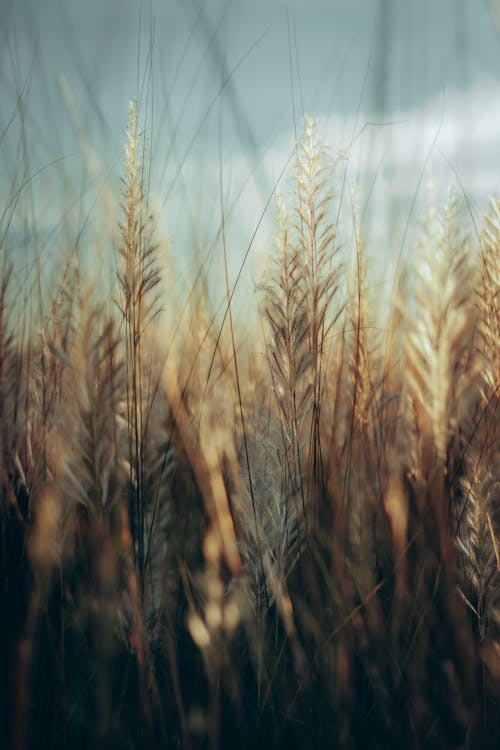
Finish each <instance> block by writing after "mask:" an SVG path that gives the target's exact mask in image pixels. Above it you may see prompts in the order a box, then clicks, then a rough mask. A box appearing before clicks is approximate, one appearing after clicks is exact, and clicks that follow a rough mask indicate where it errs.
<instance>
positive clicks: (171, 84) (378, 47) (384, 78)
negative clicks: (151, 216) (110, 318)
mask: <svg viewBox="0 0 500 750" xmlns="http://www.w3.org/2000/svg"><path fill="white" fill-rule="evenodd" d="M0 7H1V27H0V89H1V101H2V105H1V108H0V135H1V141H0V169H1V170H2V178H1V180H0V190H1V192H0V198H1V200H2V202H3V203H4V204H5V203H6V202H8V201H9V200H10V199H11V197H12V196H13V195H14V194H15V191H16V189H17V188H18V187H19V186H20V185H21V184H22V183H23V181H24V180H26V179H27V178H29V177H30V176H31V175H32V174H34V173H35V172H36V171H37V170H38V169H40V168H43V169H44V171H43V173H42V174H41V176H39V177H37V178H35V179H34V180H33V181H32V182H31V183H30V190H32V191H34V192H35V193H36V196H37V198H36V200H38V204H37V205H42V204H43V201H42V198H45V205H44V209H43V211H39V212H38V214H37V221H38V223H39V228H40V230H41V229H42V225H43V223H44V222H45V223H46V224H47V225H48V226H52V225H53V224H54V222H57V220H58V217H57V210H58V203H57V199H56V200H55V201H54V203H55V205H54V206H52V208H50V207H49V206H47V203H48V196H50V195H51V194H55V192H57V190H61V189H62V191H63V194H64V196H65V200H66V201H67V202H68V203H69V204H71V205H72V206H73V208H74V209H75V212H76V217H77V218H76V219H75V218H74V216H73V214H72V213H71V210H70V208H69V207H68V205H66V207H65V217H66V224H68V223H71V221H73V220H75V221H77V222H78V221H80V222H83V221H84V217H85V216H86V215H87V213H88V212H90V211H91V207H92V206H93V205H94V202H96V201H100V200H101V198H102V193H103V190H104V187H103V185H104V182H105V180H106V179H108V178H109V181H110V183H111V184H114V185H117V184H119V183H118V178H119V175H120V172H121V154H122V150H123V145H124V129H125V126H126V120H127V107H128V102H129V100H130V99H132V98H134V97H136V96H137V95H138V94H140V95H141V108H142V113H143V116H144V122H145V126H146V131H147V133H148V137H149V139H150V141H151V154H152V156H153V159H152V161H153V170H152V176H151V190H152V196H153V198H154V203H155V205H156V206H157V207H159V210H160V214H162V215H161V217H160V220H161V223H162V226H163V227H164V229H165V231H166V232H168V233H169V234H170V235H171V237H172V239H173V242H174V245H175V246H176V247H177V248H181V247H183V243H185V242H188V240H187V239H186V238H187V237H188V235H189V234H190V233H193V232H194V227H196V229H197V234H199V228H200V225H202V224H203V225H204V226H205V227H206V233H207V235H210V236H215V235H214V233H216V231H217V227H218V224H219V219H218V216H219V206H218V193H217V180H218V162H219V150H218V149H219V147H218V134H219V127H221V128H222V143H223V145H222V162H223V166H224V189H225V193H226V195H227V200H228V205H229V204H230V203H231V199H233V200H234V201H236V208H235V211H234V215H233V216H234V218H233V225H234V226H233V229H235V228H237V229H238V232H239V235H234V237H235V242H238V243H240V245H241V247H242V248H244V247H245V242H246V240H248V238H249V237H250V236H251V233H252V231H253V228H254V227H255V225H256V222H257V221H258V217H259V215H260V212H261V210H262V206H263V204H264V202H265V200H266V198H267V197H268V195H269V191H270V190H271V189H272V184H273V179H274V178H275V177H276V175H277V174H278V173H279V172H280V169H281V167H282V165H283V164H284V163H285V161H286V158H287V154H288V153H289V152H290V147H291V145H293V133H294V111H295V119H296V121H297V123H298V124H299V127H300V118H301V112H302V109H303V110H304V111H306V112H308V113H311V114H314V115H315V116H317V117H318V119H319V128H320V131H321V133H322V135H323V136H324V137H325V139H326V140H327V142H328V144H329V146H330V147H331V149H332V151H333V153H334V154H335V153H337V152H338V151H340V152H342V153H345V151H346V149H347V147H348V146H349V144H350V142H351V138H352V134H353V131H355V132H356V133H357V134H359V137H358V139H357V140H356V153H355V156H356V158H354V154H353V159H352V166H351V167H350V169H351V173H350V178H351V179H352V180H353V181H363V179H365V178H366V180H367V182H366V180H365V182H366V184H368V185H371V184H372V182H371V181H372V180H375V178H377V181H376V182H375V183H373V185H376V187H374V188H373V190H372V189H371V188H369V189H367V191H366V192H367V195H369V200H370V201H372V202H373V204H374V205H375V204H376V205H377V206H379V205H380V206H381V208H380V212H381V213H379V214H378V215H379V218H380V216H382V217H383V220H384V221H385V220H386V219H387V211H389V208H388V204H387V201H388V199H389V198H393V197H395V198H397V199H398V200H403V199H404V200H406V201H407V202H409V201H410V200H411V197H412V196H413V195H414V193H415V191H416V190H418V189H419V184H420V180H421V176H422V171H423V170H424V168H426V167H427V166H429V163H430V160H429V159H428V156H429V152H430V151H431V150H433V149H434V150H435V151H436V148H434V147H435V146H437V147H439V148H440V151H439V153H438V157H437V159H435V162H434V170H435V173H436V174H437V175H438V178H437V179H438V181H439V180H443V182H445V181H448V182H453V180H454V179H455V174H454V172H453V170H451V169H450V166H449V164H448V161H450V162H451V163H452V164H453V167H454V169H455V170H456V172H457V174H458V175H459V176H460V179H461V181H462V183H463V184H464V186H465V189H466V190H467V191H470V194H471V199H472V200H476V201H477V202H478V203H480V202H481V200H482V199H484V196H485V194H486V193H487V192H491V190H494V189H498V179H497V176H496V172H495V171H494V169H493V165H495V164H499V163H500V150H499V143H500V139H498V137H496V136H495V132H498V131H496V130H495V128H496V125H497V123H498V124H500V89H499V80H500V36H499V34H498V30H497V28H496V26H495V24H494V20H493V14H492V12H491V7H490V5H489V2H488V0H330V1H329V0H286V1H285V0H206V1H205V2H200V1H199V0H143V1H142V2H139V0H135V1H132V0H86V1H85V2H81V0H0ZM151 42H152V43H151ZM222 82H224V85H223V86H222ZM221 89H222V95H221ZM358 108H359V115H358V116H357V115H356V113H357V111H358ZM21 115H22V116H21ZM374 123H375V124H374ZM438 136H439V137H438ZM443 154H444V155H443ZM56 159H61V161H59V162H58V163H57V164H56V165H54V166H52V167H47V165H48V164H49V163H50V162H51V161H52V160H56ZM51 191H52V193H51ZM241 191H243V192H241ZM238 196H240V197H239V198H238ZM36 200H35V202H36ZM27 210H28V209H27V207H26V206H24V211H25V212H26V211H27ZM75 212H73V213H75ZM162 212H164V215H163V213H162ZM21 216H23V217H24V218H26V213H25V214H22V201H21V203H20V206H19V209H16V212H15V213H14V215H13V219H12V226H13V227H15V226H16V220H17V219H20V218H21ZM70 216H71V217H73V218H71V219H70V218H69V217H70ZM404 221H405V219H404V217H401V222H400V223H401V224H404ZM25 223H26V222H25ZM379 223H380V222H379ZM203 241H204V240H203ZM262 241H264V240H262ZM198 242H200V243H201V242H202V241H201V240H200V239H199V237H198ZM238 253H240V255H241V251H240V250H237V251H235V254H236V257H239V256H238ZM236 263H237V261H236Z"/></svg>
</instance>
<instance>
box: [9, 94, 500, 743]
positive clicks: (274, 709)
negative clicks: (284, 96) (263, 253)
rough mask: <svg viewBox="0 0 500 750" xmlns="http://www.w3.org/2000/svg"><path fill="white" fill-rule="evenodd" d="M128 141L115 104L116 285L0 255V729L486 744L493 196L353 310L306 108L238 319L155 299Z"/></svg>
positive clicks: (35, 737)
mask: <svg viewBox="0 0 500 750" xmlns="http://www.w3.org/2000/svg"><path fill="white" fill-rule="evenodd" d="M145 158H146V156H145V147H144V138H143V135H142V134H141V131H140V128H139V123H138V112H137V109H136V107H135V106H132V107H131V110H130V119H129V127H128V131H127V146H126V153H125V164H124V174H123V192H122V209H121V211H122V215H121V220H120V223H119V226H120V232H119V240H118V247H117V253H116V280H115V284H114V287H115V290H116V293H115V300H116V303H117V304H116V305H115V306H110V305H107V304H103V302H102V300H98V299H96V298H95V297H96V294H95V292H93V291H92V280H91V279H87V278H83V275H82V273H81V272H80V270H79V268H78V266H77V265H76V264H75V263H74V262H73V261H68V263H67V264H66V266H65V268H64V270H63V273H62V275H61V281H60V284H59V287H58V288H57V290H56V291H55V293H54V296H53V299H51V300H50V304H47V305H44V309H45V310H50V312H49V313H48V314H47V316H46V317H45V318H44V319H40V320H38V321H37V322H33V321H28V320H26V319H24V320H23V318H21V319H19V318H18V317H16V316H15V315H14V309H15V308H14V304H13V300H12V295H13V294H14V292H15V289H14V288H13V281H12V277H11V274H10V273H9V267H8V264H7V262H6V261H5V262H4V264H3V267H2V283H1V285H0V435H1V453H0V468H1V495H0V539H1V556H0V566H1V582H2V583H1V593H0V598H1V604H0V610H1V612H2V616H1V617H0V664H1V670H0V674H1V690H0V737H1V738H2V740H3V744H2V746H5V747H12V748H13V749H15V750H22V749H24V748H29V747H33V748H41V747H47V748H49V747H50V748H55V747H72V748H73V747H88V746H89V745H91V744H92V745H94V746H96V747H117V748H118V747H120V748H132V747H148V748H154V747H172V748H176V747H185V748H196V747H210V748H217V747H228V748H233V747H242V748H244V747H285V746H288V747H297V748H300V747H307V746H312V747H339V748H341V747H342V748H344V747H345V748H356V747H360V748H361V747H362V748H365V747H366V748H387V747H414V748H432V747H436V748H437V747H440V748H442V747H449V748H452V747H453V748H466V747H468V748H476V747H491V748H494V747H497V746H498V744H499V742H500V722H499V720H498V700H499V698H500V553H499V548H500V515H499V501H500V484H499V482H500V474H499V468H500V456H499V446H500V419H499V390H498V388H499V383H498V377H499V372H500V360H499V349H498V342H499V339H500V309H499V266H500V219H499V216H500V214H499V206H498V204H497V202H495V201H492V203H491V209H490V214H489V215H488V216H487V217H485V220H484V228H483V230H482V231H481V232H480V233H479V235H476V234H474V233H473V232H470V233H469V234H468V230H467V226H468V224H467V221H466V215H464V214H463V213H462V212H461V210H460V207H459V201H458V199H457V198H456V197H454V196H453V195H450V197H449V199H448V202H447V203H446V205H445V206H444V208H443V211H442V212H438V211H436V209H435V206H431V207H430V211H429V214H428V216H426V217H424V219H423V221H422V227H421V232H420V242H419V244H418V247H416V248H415V253H414V255H413V258H412V260H411V261H408V263H407V266H406V268H405V269H404V270H403V271H402V277H401V278H402V279H404V284H403V283H400V284H395V285H394V288H395V289H398V288H403V287H404V288H405V294H404V296H403V295H398V298H395V299H387V300H383V302H384V306H385V309H380V308H381V306H380V305H379V304H377V302H376V299H375V295H374V290H373V288H372V287H371V276H370V272H369V268H370V259H369V257H367V253H366V250H365V246H364V238H363V236H362V232H361V229H360V226H359V224H360V222H359V219H358V210H357V206H356V200H355V199H354V200H353V206H354V211H353V216H354V233H353V237H352V239H351V240H349V241H348V240H346V239H344V238H343V236H342V231H341V225H340V220H341V219H342V211H341V209H340V208H339V206H341V202H340V196H339V195H337V194H336V190H335V184H336V180H335V173H334V166H332V164H331V163H330V161H329V157H328V154H327V152H326V151H325V149H324V148H323V146H322V145H321V143H320V141H319V139H318V137H317V135H316V131H315V128H314V123H313V121H312V120H310V119H307V120H306V121H305V124H304V132H303V136H302V139H301V141H300V143H299V144H298V147H297V151H296V165H295V173H294V178H293V179H292V181H291V190H290V196H289V197H288V198H287V199H285V198H280V199H279V200H278V203H277V221H276V236H275V243H274V247H270V249H269V250H270V254H271V255H272V256H273V258H272V262H271V263H270V264H269V267H268V270H267V272H266V274H265V276H264V278H262V279H261V282H260V284H259V286H258V289H257V294H258V296H259V300H260V316H261V324H262V330H263V332H264V339H262V338H261V337H260V336H257V335H254V336H252V335H251V334H250V335H249V334H248V332H247V331H242V330H241V329H239V328H238V327H237V326H236V324H235V320H234V318H233V316H232V314H230V315H229V322H230V325H229V329H228V330H227V331H226V329H225V328H222V329H221V328H218V327H217V326H218V325H219V317H218V316H217V315H214V314H213V313H212V311H211V310H210V309H208V308H207V305H206V301H205V300H204V299H203V298H202V297H200V295H193V296H192V298H191V300H190V302H189V304H188V305H187V307H186V306H184V311H185V314H184V315H179V314H178V312H177V311H178V310H180V309H182V307H183V305H182V303H183V301H182V300H178V299H175V284H169V291H168V294H166V292H165V290H164V289H163V288H162V285H163V282H162V278H161V274H160V262H161V253H162V246H161V243H159V241H158V240H157V238H156V236H155V229H154V219H153V217H152V215H151V210H150V208H149V206H148V199H147V190H146V188H145V186H144V164H145ZM343 205H344V206H345V205H346V202H345V201H344V202H343ZM222 236H223V240H224V242H225V237H224V232H223V233H222ZM227 284H228V286H227V305H228V311H229V313H231V300H232V294H231V291H232V290H231V288H230V285H229V279H228V278H227ZM162 307H163V308H164V313H162V314H160V313H161V309H162ZM244 340H245V346H243V345H242V344H243V341H244Z"/></svg>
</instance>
